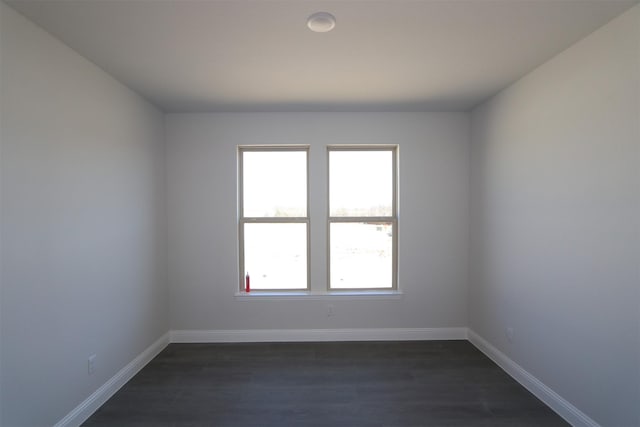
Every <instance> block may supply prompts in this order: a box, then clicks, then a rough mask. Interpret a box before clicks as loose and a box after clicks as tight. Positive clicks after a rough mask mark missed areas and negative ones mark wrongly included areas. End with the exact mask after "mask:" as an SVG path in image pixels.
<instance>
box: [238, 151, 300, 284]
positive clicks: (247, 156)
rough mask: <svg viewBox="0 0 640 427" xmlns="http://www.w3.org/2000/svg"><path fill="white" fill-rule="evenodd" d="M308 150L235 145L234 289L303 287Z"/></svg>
mask: <svg viewBox="0 0 640 427" xmlns="http://www.w3.org/2000/svg"><path fill="white" fill-rule="evenodd" d="M308 151H309V148H308V146H243V147H239V149H238V164H239V178H240V179H239V193H240V194H239V203H240V206H239V212H240V220H239V236H240V285H239V286H240V290H243V289H244V283H245V274H246V273H247V272H248V273H249V274H250V277H251V290H252V291H254V290H255V291H261V290H263V291H264V290H271V291H273V290H308V289H309V216H308V212H309V208H308V206H309V202H308V183H309V179H308V163H309V160H308V157H309V156H308Z"/></svg>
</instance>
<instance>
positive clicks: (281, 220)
mask: <svg viewBox="0 0 640 427" xmlns="http://www.w3.org/2000/svg"><path fill="white" fill-rule="evenodd" d="M309 148H310V146H309V145H240V146H238V157H237V158H238V242H239V281H238V290H239V292H241V293H242V292H244V291H245V271H246V268H245V260H244V226H245V224H306V228H307V253H306V256H307V280H306V287H305V288H302V287H301V288H296V289H276V288H269V289H253V288H252V289H251V293H261V292H263V293H264V292H300V291H303V292H307V291H310V289H311V256H310V255H311V250H310V248H311V221H310V215H309ZM273 151H289V152H291V151H302V152H305V154H306V172H307V174H306V175H307V176H306V180H307V183H306V187H307V188H306V199H307V200H306V214H307V215H306V216H304V217H245V216H244V194H243V189H244V183H243V176H244V167H243V159H244V153H246V152H273Z"/></svg>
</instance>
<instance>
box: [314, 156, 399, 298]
mask: <svg viewBox="0 0 640 427" xmlns="http://www.w3.org/2000/svg"><path fill="white" fill-rule="evenodd" d="M398 150H399V146H398V145H397V144H391V145H371V144H369V145H365V144H359V145H327V201H326V204H327V292H331V293H338V292H347V293H356V292H365V293H366V292H372V291H373V292H376V291H382V292H384V291H393V292H395V291H397V290H398ZM332 151H390V152H391V153H392V160H391V161H392V179H393V183H392V193H393V194H392V206H391V211H392V212H391V215H390V216H331V206H330V201H331V176H330V173H331V165H330V161H331V160H330V154H331V152H332ZM377 221H379V222H390V223H391V227H392V252H393V253H392V257H391V262H392V279H391V280H392V284H391V287H390V288H366V287H363V288H332V287H331V224H332V223H359V222H377Z"/></svg>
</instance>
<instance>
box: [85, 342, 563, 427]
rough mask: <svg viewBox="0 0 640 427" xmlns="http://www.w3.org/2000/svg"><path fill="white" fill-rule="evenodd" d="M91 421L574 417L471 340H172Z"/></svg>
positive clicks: (551, 420)
mask: <svg viewBox="0 0 640 427" xmlns="http://www.w3.org/2000/svg"><path fill="white" fill-rule="evenodd" d="M84 425H86V426H229V427H231V426H234V427H235V426H278V427H286V426H300V427H307V426H322V427H330V426H348V427H356V426H370V427H382V426H398V427H400V426H407V427H409V426H410V427H418V426H566V425H568V424H566V423H565V422H564V421H563V420H562V419H561V418H560V417H559V416H558V415H556V414H555V413H554V412H553V411H552V410H551V409H549V408H548V407H547V406H545V405H544V404H543V403H542V402H541V401H539V400H538V399H537V398H536V397H534V396H533V395H532V394H530V393H529V392H528V391H527V390H526V389H524V388H523V387H522V386H520V385H519V384H518V383H516V382H515V381H514V380H513V379H511V378H510V377H509V376H508V375H507V374H506V373H504V372H503V371H502V370H501V369H500V368H499V367H498V366H497V365H495V364H494V363H493V362H492V361H491V360H489V359H488V358H487V357H486V356H484V355H483V354H482V353H481V352H480V351H478V350H477V349H476V348H475V347H473V346H472V345H471V344H470V343H469V342H467V341H411V342H355V343H347V342H339V343H268V344H171V345H169V346H168V347H167V348H166V349H165V350H164V351H162V353H160V354H159V355H158V356H157V357H156V358H155V359H154V360H153V361H152V362H151V363H149V364H148V365H147V366H146V367H145V368H144V369H143V370H142V371H140V372H139V373H138V374H137V375H136V376H135V377H134V378H133V379H132V380H131V381H129V383H127V384H126V385H125V386H124V387H123V388H122V389H121V390H120V391H119V392H118V393H116V394H115V395H114V396H113V397H112V398H111V399H110V400H109V401H108V402H107V403H106V404H105V405H103V406H102V407H101V408H100V409H99V410H98V411H97V412H96V413H95V414H94V415H93V416H92V417H91V418H89V420H87V422H86V423H85V424H84Z"/></svg>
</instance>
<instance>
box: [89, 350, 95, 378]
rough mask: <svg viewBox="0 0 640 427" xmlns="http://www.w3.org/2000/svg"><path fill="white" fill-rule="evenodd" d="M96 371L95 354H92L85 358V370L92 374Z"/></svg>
mask: <svg viewBox="0 0 640 427" xmlns="http://www.w3.org/2000/svg"><path fill="white" fill-rule="evenodd" d="M95 371H96V355H95V354H92V355H91V356H89V360H87V372H88V373H89V375H92V374H93V373H94V372H95Z"/></svg>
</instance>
